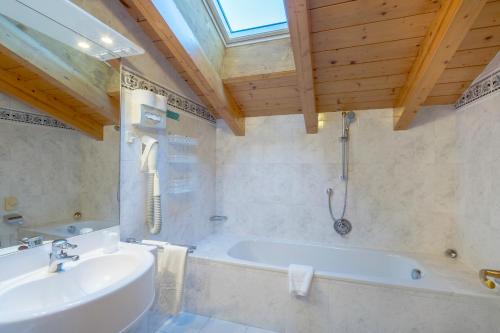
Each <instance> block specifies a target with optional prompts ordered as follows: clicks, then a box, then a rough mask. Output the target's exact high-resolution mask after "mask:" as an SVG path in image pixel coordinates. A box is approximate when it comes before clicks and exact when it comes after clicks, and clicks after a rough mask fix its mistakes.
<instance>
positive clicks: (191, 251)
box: [125, 237, 196, 253]
mask: <svg viewBox="0 0 500 333" xmlns="http://www.w3.org/2000/svg"><path fill="white" fill-rule="evenodd" d="M125 242H127V243H132V244H137V245H145V246H154V247H156V248H157V249H159V250H164V249H165V247H163V246H161V245H156V244H146V243H143V242H141V241H138V240H137V239H135V238H133V237H130V238H127V239H126V240H125ZM168 244H171V245H175V246H183V247H187V249H188V251H187V253H193V252H194V250H196V245H188V244H173V243H168Z"/></svg>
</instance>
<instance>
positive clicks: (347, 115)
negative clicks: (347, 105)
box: [345, 111, 356, 126]
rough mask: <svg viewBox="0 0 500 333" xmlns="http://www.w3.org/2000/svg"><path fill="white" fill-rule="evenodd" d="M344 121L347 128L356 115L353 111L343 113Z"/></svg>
mask: <svg viewBox="0 0 500 333" xmlns="http://www.w3.org/2000/svg"><path fill="white" fill-rule="evenodd" d="M345 119H346V124H347V126H349V125H350V124H351V123H352V122H353V121H354V120H355V119H356V114H355V113H354V112H353V111H349V112H347V113H345Z"/></svg>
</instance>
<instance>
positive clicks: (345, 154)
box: [327, 137, 349, 223]
mask: <svg viewBox="0 0 500 333" xmlns="http://www.w3.org/2000/svg"><path fill="white" fill-rule="evenodd" d="M347 140H348V137H347V138H346V139H345V141H343V142H342V163H343V164H342V173H343V177H342V181H343V182H344V204H343V205H342V213H341V214H340V217H339V218H336V217H335V214H334V213H333V207H332V197H333V189H328V191H327V193H328V210H329V211H330V216H331V218H332V220H333V222H334V223H335V222H339V221H341V220H342V219H343V218H344V215H345V211H346V209H347V184H348V179H349V177H348V172H349V143H348V141H347Z"/></svg>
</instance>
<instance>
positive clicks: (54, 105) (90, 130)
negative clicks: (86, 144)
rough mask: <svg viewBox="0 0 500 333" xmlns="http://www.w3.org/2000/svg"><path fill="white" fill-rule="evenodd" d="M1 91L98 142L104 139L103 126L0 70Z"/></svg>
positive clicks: (26, 82) (11, 74)
mask: <svg viewBox="0 0 500 333" xmlns="http://www.w3.org/2000/svg"><path fill="white" fill-rule="evenodd" d="M0 91H2V92H5V93H7V94H9V95H11V96H14V97H16V98H18V99H20V100H22V101H23V102H26V103H27V104H29V105H31V106H32V107H35V108H37V109H39V110H41V111H44V112H46V113H47V114H49V115H51V116H53V117H54V118H57V119H59V120H60V121H62V122H64V123H66V124H68V125H70V126H72V127H74V128H76V129H79V130H81V131H82V132H83V133H85V134H87V135H89V136H90V137H93V138H95V139H97V140H102V138H103V126H102V125H101V124H99V123H97V122H96V121H95V120H92V119H90V118H89V117H87V116H84V115H82V114H78V113H77V112H76V111H74V110H73V109H72V108H70V107H69V106H67V105H65V104H64V103H61V102H60V101H58V100H57V98H55V97H51V96H49V95H47V94H45V93H43V92H42V91H40V90H39V89H37V88H36V87H35V85H33V84H32V83H30V82H28V81H22V80H20V79H19V77H18V76H16V75H15V74H13V73H10V72H9V71H6V70H4V69H0Z"/></svg>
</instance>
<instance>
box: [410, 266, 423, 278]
mask: <svg viewBox="0 0 500 333" xmlns="http://www.w3.org/2000/svg"><path fill="white" fill-rule="evenodd" d="M411 278H412V279H413V280H420V279H421V278H422V271H421V270H420V269H417V268H415V269H412V270H411Z"/></svg>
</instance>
